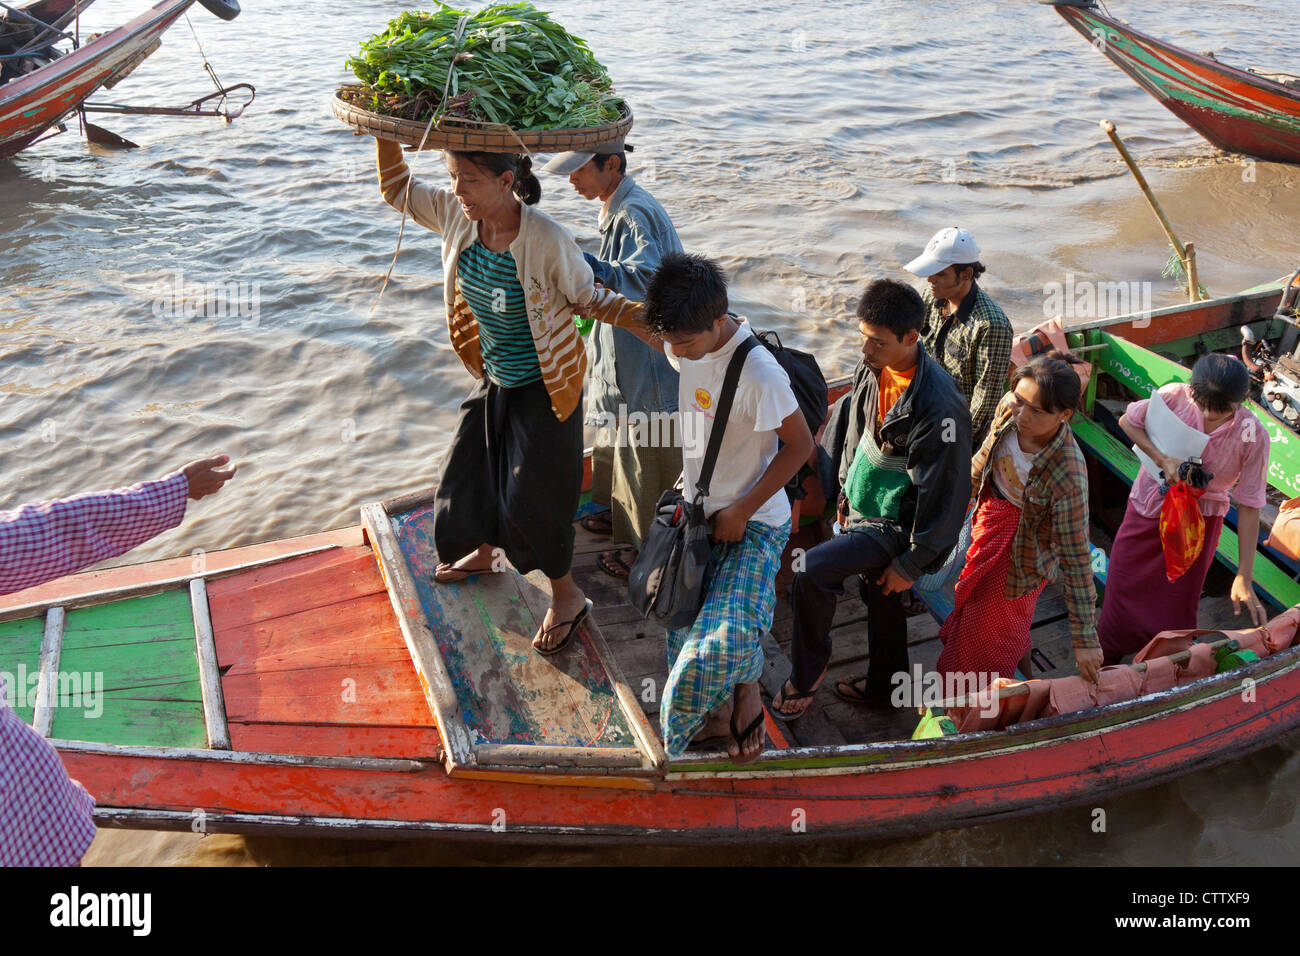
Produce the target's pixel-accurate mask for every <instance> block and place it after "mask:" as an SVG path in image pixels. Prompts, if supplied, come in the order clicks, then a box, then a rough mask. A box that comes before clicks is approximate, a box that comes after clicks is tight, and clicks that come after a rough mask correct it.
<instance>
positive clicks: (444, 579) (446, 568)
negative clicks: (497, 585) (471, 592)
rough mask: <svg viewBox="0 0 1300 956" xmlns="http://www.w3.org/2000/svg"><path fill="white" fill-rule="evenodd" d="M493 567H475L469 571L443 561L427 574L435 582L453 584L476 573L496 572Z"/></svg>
mask: <svg viewBox="0 0 1300 956" xmlns="http://www.w3.org/2000/svg"><path fill="white" fill-rule="evenodd" d="M497 573H499V572H497V571H496V570H495V569H494V568H477V569H475V570H473V571H470V570H468V569H466V568H457V567H454V566H453V565H452V564H451V563H450V562H444V563H442V564H440V565H438V566H437V567H436V568H434V569H433V574H431V575H429V577H430V579H432V581H433V582H434V583H435V584H455V583H456V582H458V581H464V580H465V579H466V578H469V577H473V576H474V575H476V574H497Z"/></svg>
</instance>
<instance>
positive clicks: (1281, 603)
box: [1070, 415, 1300, 609]
mask: <svg viewBox="0 0 1300 956" xmlns="http://www.w3.org/2000/svg"><path fill="white" fill-rule="evenodd" d="M1070 425H1071V427H1072V428H1073V429H1074V435H1075V437H1076V438H1077V439H1078V440H1079V442H1080V443H1081V444H1083V445H1085V446H1087V448H1088V450H1089V451H1091V452H1092V453H1093V454H1094V455H1096V456H1097V457H1098V458H1100V459H1101V460H1102V461H1103V462H1105V463H1106V465H1107V466H1108V467H1109V468H1110V469H1111V470H1112V471H1114V472H1115V473H1116V474H1117V475H1119V476H1120V477H1122V478H1124V479H1125V480H1127V481H1128V482H1130V483H1132V482H1133V480H1134V479H1135V478H1137V473H1138V467H1139V465H1138V460H1137V456H1136V455H1134V454H1133V452H1131V451H1130V450H1129V449H1128V448H1127V447H1126V446H1125V445H1124V444H1123V443H1122V442H1120V441H1119V440H1118V439H1116V438H1115V436H1113V435H1112V434H1110V432H1108V431H1106V430H1105V429H1104V428H1102V427H1101V426H1100V425H1098V424H1097V423H1096V422H1094V421H1092V420H1091V419H1088V418H1084V417H1083V416H1082V415H1075V416H1074V418H1073V419H1071V421H1070ZM1215 557H1216V558H1217V559H1218V560H1219V561H1221V562H1223V564H1225V565H1226V566H1227V567H1228V568H1229V569H1231V570H1232V571H1234V572H1235V571H1236V570H1237V533H1236V532H1235V531H1233V530H1232V529H1231V528H1229V527H1228V526H1227V525H1226V524H1225V525H1224V526H1223V531H1222V533H1221V534H1220V535H1219V546H1218V548H1217V549H1215ZM1254 577H1255V586H1256V587H1257V588H1258V589H1259V590H1260V591H1261V592H1262V593H1263V594H1264V595H1265V596H1266V597H1267V598H1268V599H1269V600H1270V602H1272V603H1273V604H1275V605H1277V607H1278V608H1280V609H1285V608H1288V607H1291V606H1292V605H1294V604H1297V603H1300V584H1298V583H1296V582H1295V581H1293V580H1292V579H1291V577H1290V576H1289V575H1288V574H1287V573H1286V572H1285V571H1283V570H1282V569H1281V568H1279V567H1278V566H1277V565H1275V564H1274V563H1273V562H1272V561H1270V560H1269V559H1268V557H1267V556H1265V555H1261V554H1258V553H1257V554H1256V555H1255V574H1254Z"/></svg>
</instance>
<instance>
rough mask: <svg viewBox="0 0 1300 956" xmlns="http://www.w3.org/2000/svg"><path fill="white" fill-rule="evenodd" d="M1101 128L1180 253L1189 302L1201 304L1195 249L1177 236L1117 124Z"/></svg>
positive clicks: (1171, 243)
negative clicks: (1118, 130) (1120, 135)
mask: <svg viewBox="0 0 1300 956" xmlns="http://www.w3.org/2000/svg"><path fill="white" fill-rule="evenodd" d="M1101 128H1102V130H1104V131H1105V133H1106V135H1107V136H1109V137H1110V141H1111V142H1112V143H1114V144H1115V148H1116V149H1117V150H1119V154H1120V156H1121V157H1123V159H1124V163H1125V165H1127V166H1128V168H1129V171H1130V172H1131V173H1132V174H1133V178H1134V179H1136V180H1137V184H1138V186H1139V187H1140V188H1141V189H1142V194H1143V195H1144V196H1146V197H1147V202H1149V203H1150V204H1151V208H1152V210H1153V211H1154V212H1155V214H1156V218H1157V219H1159V220H1160V227H1161V228H1162V229H1164V231H1165V235H1166V236H1167V237H1168V238H1169V244H1170V245H1172V246H1173V247H1174V251H1175V252H1177V253H1178V258H1179V259H1180V260H1181V261H1182V263H1183V269H1184V270H1185V271H1186V273H1187V297H1188V301H1190V302H1199V301H1200V299H1201V293H1200V284H1199V283H1198V282H1197V279H1196V249H1195V247H1194V246H1193V245H1192V244H1191V243H1190V242H1189V243H1188V244H1187V245H1186V246H1184V245H1183V243H1182V242H1181V241H1180V240H1179V238H1178V236H1177V235H1175V233H1174V227H1173V224H1172V223H1170V222H1169V217H1168V216H1166V215H1165V211H1164V209H1163V208H1161V206H1160V202H1159V200H1157V199H1156V194H1155V193H1154V192H1152V191H1151V186H1150V185H1149V184H1148V183H1147V178H1146V177H1145V176H1143V175H1142V170H1141V169H1139V168H1138V164H1137V160H1135V159H1134V158H1133V154H1132V153H1130V152H1129V151H1128V147H1127V146H1125V145H1124V142H1123V140H1121V139H1120V138H1119V133H1118V132H1117V131H1116V129H1115V124H1114V123H1112V122H1111V121H1110V120H1108V119H1107V120H1102V121H1101Z"/></svg>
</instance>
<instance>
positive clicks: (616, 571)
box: [596, 548, 632, 581]
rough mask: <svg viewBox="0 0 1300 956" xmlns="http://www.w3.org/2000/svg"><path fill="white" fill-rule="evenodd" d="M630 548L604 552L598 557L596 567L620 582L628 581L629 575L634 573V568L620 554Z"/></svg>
mask: <svg viewBox="0 0 1300 956" xmlns="http://www.w3.org/2000/svg"><path fill="white" fill-rule="evenodd" d="M628 550H631V549H629V548H615V549H614V550H613V551H602V552H600V554H598V555H596V565H597V567H599V568H600V569H601V570H602V571H604V572H605V573H606V574H608V575H609V576H610V577H611V578H617V579H618V580H620V581H626V580H627V579H628V575H630V574H631V573H632V566H631V565H630V564H628V563H627V562H626V561H624V560H623V559H622V558H621V557H619V555H620V554H622V552H624V551H628Z"/></svg>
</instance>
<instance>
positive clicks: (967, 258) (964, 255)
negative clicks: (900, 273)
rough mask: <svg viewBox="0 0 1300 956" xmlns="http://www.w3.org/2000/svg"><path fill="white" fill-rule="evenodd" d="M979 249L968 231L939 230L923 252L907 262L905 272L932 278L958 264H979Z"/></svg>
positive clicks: (953, 228)
mask: <svg viewBox="0 0 1300 956" xmlns="http://www.w3.org/2000/svg"><path fill="white" fill-rule="evenodd" d="M979 258H980V247H979V246H977V245H975V237H974V236H972V235H971V234H970V232H969V231H968V230H965V229H960V228H958V227H957V226H949V227H948V228H947V229H940V230H939V231H938V232H936V233H935V234H934V237H933V238H932V239H931V240H930V241H929V242H927V243H926V244H925V251H924V252H923V253H921V254H920V255H919V256H917V257H916V258H915V259H913V260H912V261H911V262H909V263H908V264H907V266H906V268H907V271H908V272H910V273H912V274H913V275H918V276H921V277H922V278H925V277H926V276H932V275H934V274H935V273H936V272H942V271H943V270H944V269H946V268H948V267H949V266H952V265H957V264H958V263H962V264H965V263H967V262H979Z"/></svg>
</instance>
